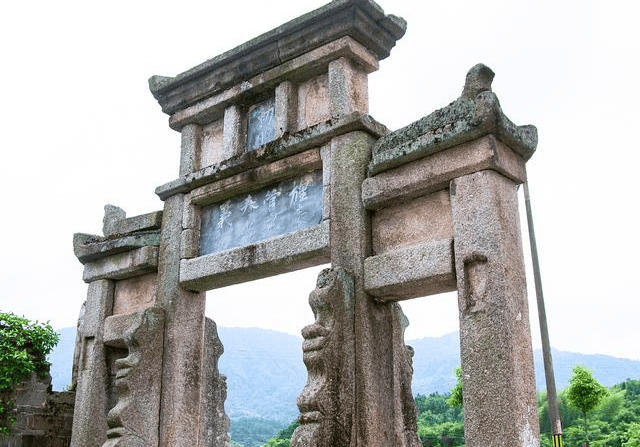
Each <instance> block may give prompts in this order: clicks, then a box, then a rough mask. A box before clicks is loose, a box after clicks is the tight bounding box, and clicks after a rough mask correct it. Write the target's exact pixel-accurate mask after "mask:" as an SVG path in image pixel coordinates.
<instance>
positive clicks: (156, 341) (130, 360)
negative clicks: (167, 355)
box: [102, 307, 164, 447]
mask: <svg viewBox="0 0 640 447" xmlns="http://www.w3.org/2000/svg"><path fill="white" fill-rule="evenodd" d="M163 329H164V312H163V310H162V309H160V308H157V307H151V308H148V309H145V310H141V311H138V312H135V313H131V314H127V315H115V316H111V317H108V318H107V319H106V321H105V327H104V334H105V335H104V342H105V344H107V345H113V346H116V347H125V348H126V349H127V356H126V357H124V358H121V359H118V360H116V361H115V366H116V371H117V372H116V383H115V386H116V389H117V394H118V403H117V404H116V405H115V407H113V408H112V409H111V410H110V411H109V413H108V416H107V423H108V425H109V430H108V431H107V441H106V442H105V443H104V444H103V446H102V447H115V446H122V447H155V446H157V445H158V422H159V417H160V389H161V382H162V363H161V362H159V361H158V359H159V358H162V350H163V349H162V346H163V335H164V334H163Z"/></svg>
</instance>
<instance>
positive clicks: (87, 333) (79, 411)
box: [71, 279, 114, 447]
mask: <svg viewBox="0 0 640 447" xmlns="http://www.w3.org/2000/svg"><path fill="white" fill-rule="evenodd" d="M113 294H114V284H113V281H109V280H106V279H102V280H97V281H94V282H92V283H91V284H89V290H88V292H87V301H86V304H85V314H84V318H83V320H82V324H81V325H80V326H79V327H78V333H79V334H80V336H81V339H82V342H81V350H80V356H79V365H78V385H77V388H76V402H75V410H74V414H73V431H72V437H71V445H72V446H83V447H102V444H103V443H104V442H105V441H106V440H107V428H108V427H107V418H106V416H107V415H106V411H107V389H106V384H107V369H106V362H105V347H104V343H103V338H102V335H103V328H104V320H105V318H106V317H107V316H109V315H110V314H111V310H112V308H113Z"/></svg>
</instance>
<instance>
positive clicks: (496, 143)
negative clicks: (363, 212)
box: [362, 135, 526, 209]
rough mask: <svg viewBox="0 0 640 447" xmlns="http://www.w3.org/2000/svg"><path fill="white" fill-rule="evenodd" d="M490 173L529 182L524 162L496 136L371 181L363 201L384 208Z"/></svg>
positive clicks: (419, 161) (369, 206) (394, 170)
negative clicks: (475, 175)
mask: <svg viewBox="0 0 640 447" xmlns="http://www.w3.org/2000/svg"><path fill="white" fill-rule="evenodd" d="M486 169H490V170H494V171H497V172H499V173H501V174H502V175H504V176H505V177H507V178H509V179H511V180H513V181H514V182H516V183H523V182H525V181H526V171H525V161H524V159H523V158H522V157H521V156H520V155H518V154H517V153H515V152H514V151H512V150H511V149H510V148H509V147H508V146H507V145H505V144H504V143H503V142H502V141H500V140H499V139H498V138H496V137H495V135H485V136H483V137H481V138H479V139H476V140H474V141H469V142H466V143H462V144H459V145H457V146H455V147H452V148H449V149H447V150H443V151H440V152H435V153H433V154H430V155H428V156H425V157H423V158H421V159H419V160H416V161H414V162H413V163H409V164H405V165H402V166H399V167H396V168H394V169H389V170H387V171H384V172H381V173H379V174H377V175H375V176H373V177H369V178H367V179H366V180H365V181H364V183H363V185H362V201H363V202H364V205H365V207H366V208H368V209H378V208H383V207H385V206H389V205H393V204H396V203H398V202H399V201H406V200H409V199H412V198H414V197H419V196H422V195H424V194H428V193H431V192H434V191H438V190H441V189H444V188H447V187H448V186H449V182H450V181H451V180H453V179H454V178H457V177H460V176H463V175H468V174H472V173H474V172H478V171H482V170H486Z"/></svg>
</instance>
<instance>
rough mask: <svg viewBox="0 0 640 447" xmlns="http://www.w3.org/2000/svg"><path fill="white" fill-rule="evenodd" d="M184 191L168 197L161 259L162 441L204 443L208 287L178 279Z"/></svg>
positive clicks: (182, 446) (178, 445) (169, 446)
mask: <svg viewBox="0 0 640 447" xmlns="http://www.w3.org/2000/svg"><path fill="white" fill-rule="evenodd" d="M184 208H185V199H184V195H182V194H178V195H175V196H173V197H170V198H169V199H167V200H166V201H165V207H164V211H163V216H162V239H161V244H160V253H159V260H158V290H157V301H156V303H157V305H158V307H162V308H163V309H164V312H165V327H164V351H163V352H164V355H163V358H162V392H161V395H162V398H161V409H160V422H159V424H158V425H159V430H160V434H159V442H158V445H159V447H193V446H195V445H201V444H199V443H200V437H201V433H200V430H199V429H197V428H194V426H193V421H198V420H200V410H201V392H202V389H201V388H202V379H203V371H202V368H203V364H202V363H203V355H204V318H205V317H204V311H205V296H204V293H194V292H190V291H187V290H185V289H184V288H182V287H181V286H180V284H179V275H180V252H181V247H180V239H181V237H180V235H181V233H182V216H183V212H184Z"/></svg>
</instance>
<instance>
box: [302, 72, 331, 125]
mask: <svg viewBox="0 0 640 447" xmlns="http://www.w3.org/2000/svg"><path fill="white" fill-rule="evenodd" d="M329 118H331V112H330V110H329V82H328V76H327V75H326V74H321V75H320V76H316V77H314V78H311V79H309V80H308V81H305V82H303V83H301V84H300V85H299V86H298V125H297V126H296V130H302V129H306V128H307V127H310V126H313V125H314V124H318V123H320V122H323V121H326V120H328V119H329Z"/></svg>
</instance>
